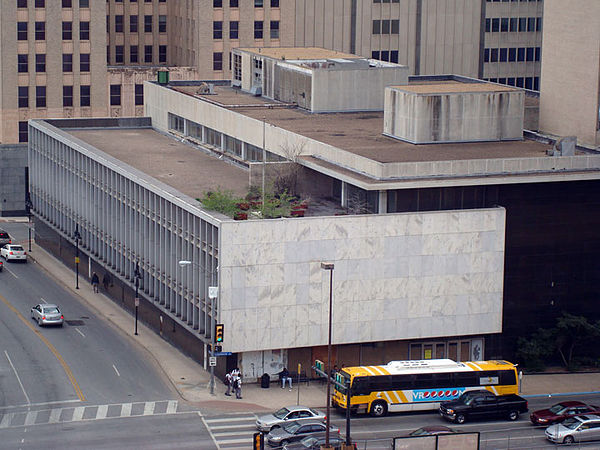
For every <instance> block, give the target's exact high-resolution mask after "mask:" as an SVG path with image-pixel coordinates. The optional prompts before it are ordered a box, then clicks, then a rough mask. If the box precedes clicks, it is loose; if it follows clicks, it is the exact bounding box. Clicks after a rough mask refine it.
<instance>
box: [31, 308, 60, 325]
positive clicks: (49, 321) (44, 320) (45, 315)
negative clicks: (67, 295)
mask: <svg viewBox="0 0 600 450" xmlns="http://www.w3.org/2000/svg"><path fill="white" fill-rule="evenodd" d="M31 318H32V319H33V320H35V321H36V322H37V323H38V325H39V326H40V327H41V326H42V325H58V326H60V327H62V326H63V322H64V319H65V318H64V316H63V315H62V313H61V312H60V309H59V308H58V306H57V305H52V304H50V303H40V304H37V305H35V306H34V307H33V308H31Z"/></svg>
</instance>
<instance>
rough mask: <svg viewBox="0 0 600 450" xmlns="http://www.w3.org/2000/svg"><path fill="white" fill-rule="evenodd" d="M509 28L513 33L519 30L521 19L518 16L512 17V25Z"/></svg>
mask: <svg viewBox="0 0 600 450" xmlns="http://www.w3.org/2000/svg"><path fill="white" fill-rule="evenodd" d="M508 30H509V31H511V32H513V33H514V32H517V31H519V19H518V18H517V17H511V18H510V25H509V27H508Z"/></svg>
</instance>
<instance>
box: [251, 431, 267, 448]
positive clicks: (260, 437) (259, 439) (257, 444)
mask: <svg viewBox="0 0 600 450" xmlns="http://www.w3.org/2000/svg"><path fill="white" fill-rule="evenodd" d="M264 448H265V436H264V434H262V433H254V441H253V442H252V449H253V450H264Z"/></svg>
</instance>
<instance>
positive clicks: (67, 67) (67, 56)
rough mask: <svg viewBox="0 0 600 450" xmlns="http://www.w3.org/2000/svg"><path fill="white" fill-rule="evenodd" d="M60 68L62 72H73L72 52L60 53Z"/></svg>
mask: <svg viewBox="0 0 600 450" xmlns="http://www.w3.org/2000/svg"><path fill="white" fill-rule="evenodd" d="M62 70H63V72H73V54H72V53H64V54H63V55H62Z"/></svg>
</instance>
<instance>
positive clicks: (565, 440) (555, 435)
mask: <svg viewBox="0 0 600 450" xmlns="http://www.w3.org/2000/svg"><path fill="white" fill-rule="evenodd" d="M546 438H547V439H548V440H550V441H552V442H554V443H556V444H572V443H573V442H584V441H596V440H599V439H600V415H598V414H584V415H581V416H573V417H568V418H567V419H565V420H563V421H562V422H561V423H557V424H554V425H550V426H549V427H548V428H546Z"/></svg>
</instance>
